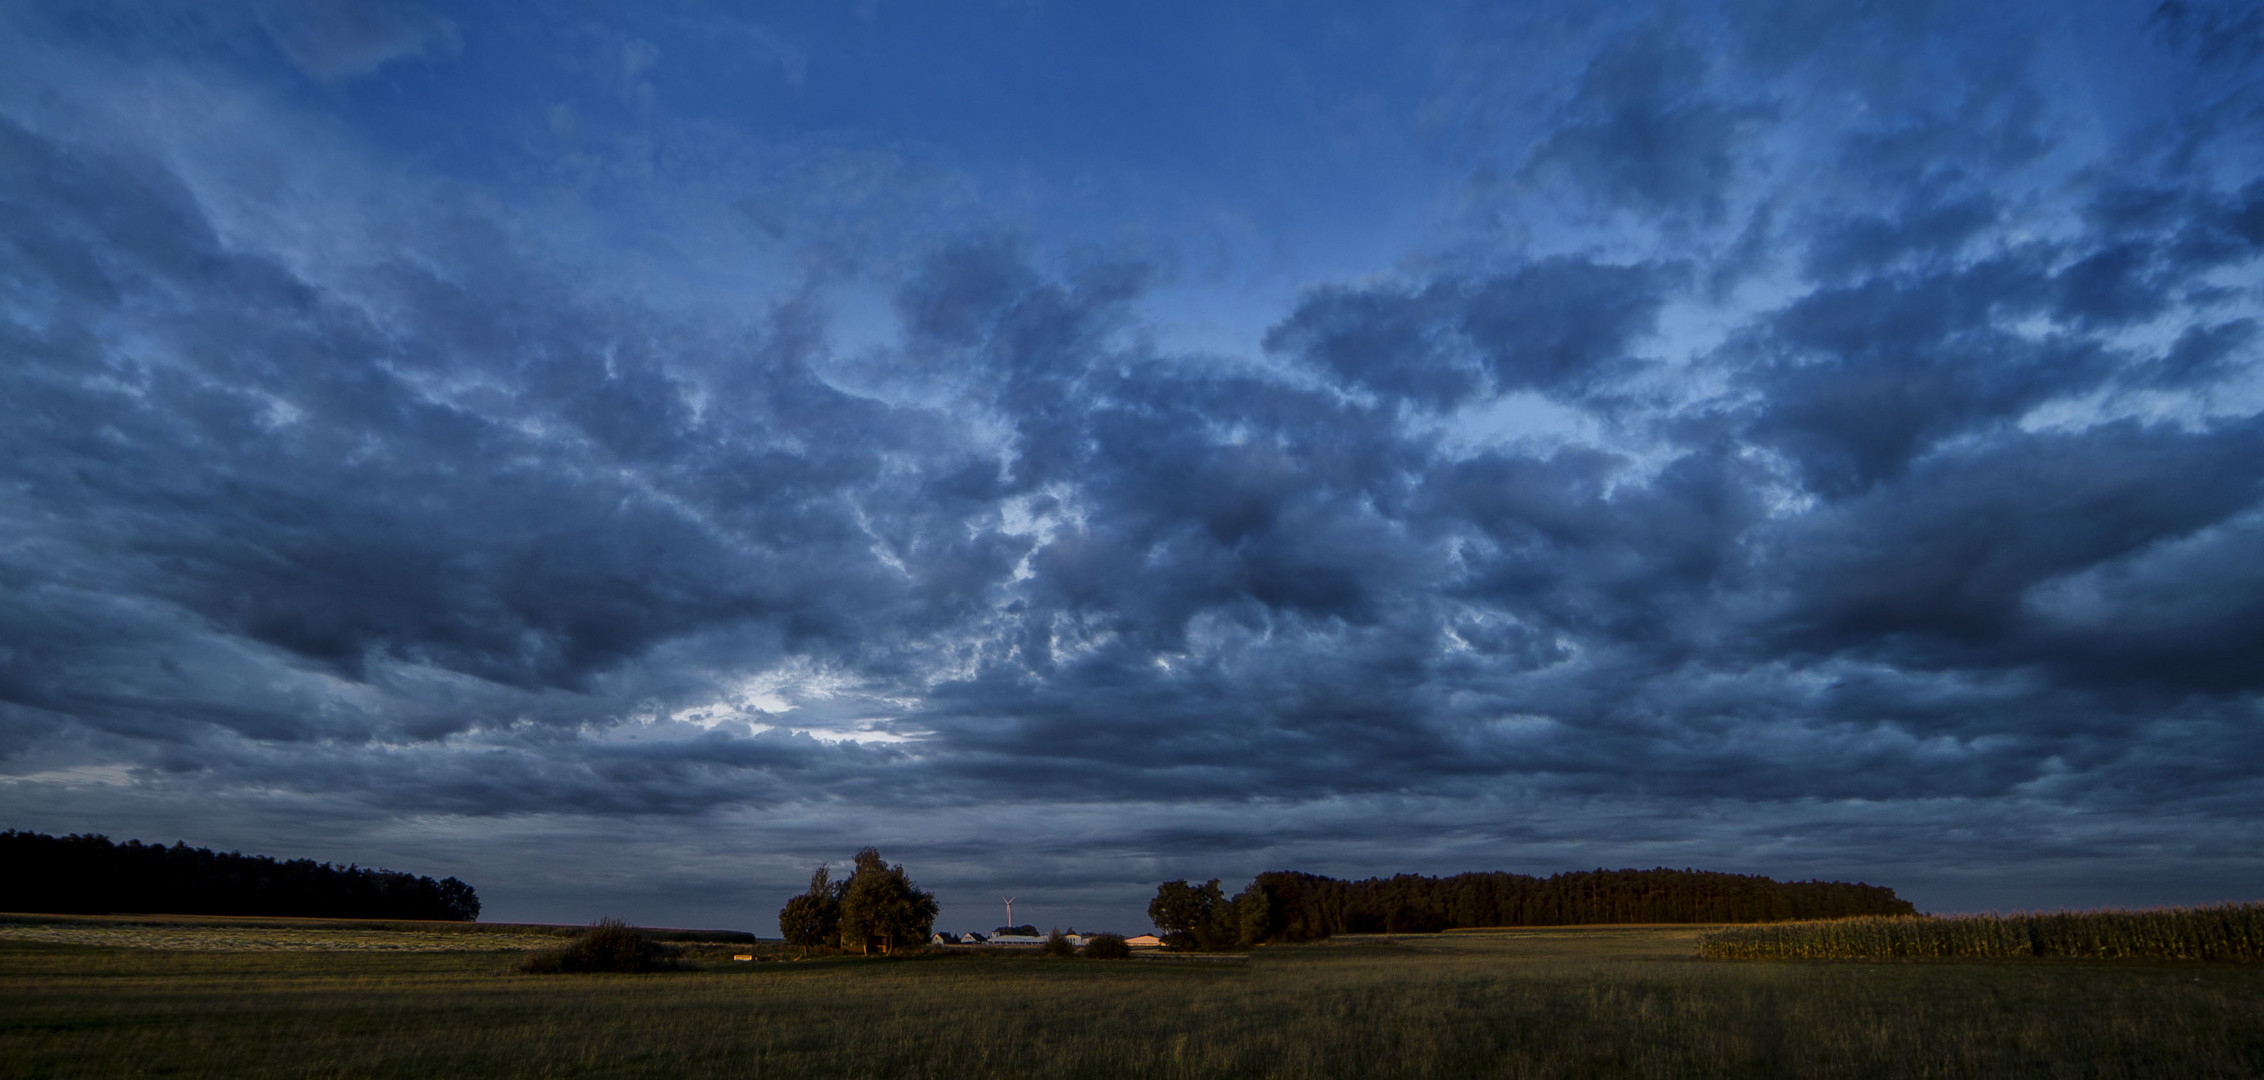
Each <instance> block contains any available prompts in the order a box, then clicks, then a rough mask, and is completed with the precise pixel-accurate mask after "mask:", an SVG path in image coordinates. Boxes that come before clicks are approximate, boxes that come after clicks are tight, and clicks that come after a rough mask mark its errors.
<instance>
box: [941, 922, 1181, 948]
mask: <svg viewBox="0 0 2264 1080" xmlns="http://www.w3.org/2000/svg"><path fill="white" fill-rule="evenodd" d="M1062 936H1063V937H1065V938H1067V939H1069V943H1070V944H1071V945H1074V946H1076V947H1078V948H1080V949H1082V948H1084V947H1085V937H1086V935H1084V934H1080V933H1078V932H1076V931H1075V930H1071V931H1069V932H1068V933H1066V934H1063V935H1062ZM928 943H929V944H931V945H1031V946H1037V945H1044V944H1045V943H1046V935H1044V934H1040V933H1038V930H1037V927H1034V926H1001V927H999V928H997V929H996V930H993V931H991V932H990V933H988V934H984V933H979V932H976V931H973V930H970V931H968V932H966V933H964V934H954V933H950V932H948V931H944V930H938V931H936V932H935V934H934V935H933V936H931V937H930V938H929V939H928ZM1124 943H1125V944H1126V945H1129V946H1131V947H1133V948H1135V949H1160V948H1162V947H1163V939H1162V938H1159V937H1157V936H1155V935H1154V934H1141V935H1140V936H1138V937H1128V938H1125V939H1124Z"/></svg>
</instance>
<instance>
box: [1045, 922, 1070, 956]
mask: <svg viewBox="0 0 2264 1080" xmlns="http://www.w3.org/2000/svg"><path fill="white" fill-rule="evenodd" d="M1039 951H1041V952H1043V953H1045V954H1046V955H1047V956H1075V955H1077V945H1076V943H1075V942H1072V941H1070V940H1069V935H1067V934H1064V933H1062V932H1061V928H1060V927H1058V926H1057V927H1054V928H1053V933H1051V934H1047V935H1046V943H1045V944H1044V945H1042V946H1040V947H1039Z"/></svg>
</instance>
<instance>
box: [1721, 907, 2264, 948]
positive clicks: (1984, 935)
mask: <svg viewBox="0 0 2264 1080" xmlns="http://www.w3.org/2000/svg"><path fill="white" fill-rule="evenodd" d="M1698 955H1699V956H1701V957H1704V958H1705V959H1708V960H1794V959H1805V960H1872V959H1890V958H1903V957H1955V958H1965V959H1998V958H2009V957H2018V956H2075V957H2089V958H2095V959H2122V958H2135V959H2167V960H2264V904H2218V905H2215V906H2211V907H2189V908H2155V909H2151V910H2146V911H2117V910H2102V911H2056V912H2049V913H2041V914H2035V913H2024V914H2013V915H1995V914H1991V915H1952V916H1946V917H1937V916H1931V915H1893V916H1861V917H1857V918H1852V919H1827V920H1819V921H1815V922H1788V923H1769V924H1765V925H1760V926H1741V927H1737V928H1734V929H1728V930H1716V931H1714V932H1712V933H1709V934H1706V935H1705V936H1703V937H1701V938H1699V940H1698Z"/></svg>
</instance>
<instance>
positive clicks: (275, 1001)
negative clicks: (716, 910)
mask: <svg viewBox="0 0 2264 1080" xmlns="http://www.w3.org/2000/svg"><path fill="white" fill-rule="evenodd" d="M1698 933H1699V931H1697V930H1696V929H1690V928H1661V929H1639V930H1638V929H1580V930H1524V931H1505V932H1457V933H1451V934H1444V935H1435V936H1427V937H1406V938H1355V939H1339V940H1337V941H1334V942H1329V943H1326V944H1321V945H1310V946H1297V947H1283V948H1270V949H1263V950H1260V951H1259V952H1258V953H1256V954H1255V955H1252V956H1250V957H1248V958H1231V959H1225V960H1219V959H1207V958H1188V957H1170V956H1147V957H1141V958H1136V959H1134V960H1130V961H1121V962H1098V961H1064V960H1047V959H1043V958H1039V957H1035V956H1027V955H1003V954H996V953H993V954H973V953H947V954H942V955H929V956H923V957H913V958H902V959H894V960H885V961H881V960H873V961H867V960H859V959H853V958H835V959H823V960H811V961H806V962H800V963H757V964H744V963H740V964H735V963H732V962H730V961H729V960H728V959H727V958H726V957H724V956H721V955H719V954H718V953H717V951H716V950H713V949H708V950H700V951H699V952H698V953H697V954H696V955H699V956H700V958H699V959H698V960H697V961H696V962H697V963H698V964H699V965H700V966H699V967H698V969H696V970H692V971H685V972H675V973H665V974H655V975H620V976H610V975H594V976H547V977H546V976H528V975H518V974H513V973H511V970H510V969H511V966H512V964H513V962H514V960H515V956H498V955H495V954H481V953H473V952H428V953H402V952H332V953H320V954H317V953H281V952H267V953H255V952H165V951H154V950H125V949H110V948H95V947H86V946H65V945H48V944H37V943H0V1062H6V1063H7V1064H6V1065H4V1066H0V1072H5V1073H7V1074H9V1075H14V1076H43V1077H44V1076H53V1077H81V1076H84V1077H96V1076H100V1077H112V1076H136V1075H169V1076H231V1077H237V1076H241V1077H261V1076H325V1077H389V1076H428V1075H457V1076H480V1075H487V1076H622V1077H629V1076H669V1077H702V1076H749V1075H753V1076H761V1075H782V1076H812V1077H830V1076H842V1077H849V1076H903V1077H952V1078H970V1077H991V1076H1017V1077H1019V1076H1096V1077H1097V1076H1108V1077H1211V1076H1226V1077H1316V1076H1376V1077H1391V1076H1505V1077H1523V1076H1536V1077H1538V1076H1771V1075H1779V1076H1814V1075H1834V1076H1879V1077H1903V1076H1912V1077H1915V1076H2055V1077H2057V1076H2070V1077H2075V1076H2180V1077H2206V1076H2253V1075H2258V1074H2260V1073H2264V968H2259V967H2257V966H2256V965H2246V964H2240V965H2233V964H2205V963H2174V962H2173V963H2147V962H2120V963H2103V962H2087V961H2062V960H2049V959H2046V960H2024V961H2010V962H1955V963H1946V962H1907V963H1812V962H1794V963H1738V964H1712V963H1705V962H1701V961H1698V960H1695V959H1693V957H1694V956H1695V952H1696V941H1697V937H1698Z"/></svg>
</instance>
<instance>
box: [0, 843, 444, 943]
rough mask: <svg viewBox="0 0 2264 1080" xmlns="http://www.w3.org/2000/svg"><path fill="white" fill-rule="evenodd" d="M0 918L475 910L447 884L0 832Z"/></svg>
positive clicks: (180, 849) (400, 914)
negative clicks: (19, 914)
mask: <svg viewBox="0 0 2264 1080" xmlns="http://www.w3.org/2000/svg"><path fill="white" fill-rule="evenodd" d="M0 911H37V912H45V913H50V914H67V915H99V914H127V913H135V914H149V913H159V912H162V913H165V914H171V915H289V916H303V917H310V918H330V919H444V920H452V921H458V922H470V921H472V920H475V919H477V918H479V914H480V901H479V896H478V894H477V893H475V892H474V891H473V890H472V887H471V886H470V885H467V884H465V883H463V882H461V881H458V880H457V879H455V878H452V877H451V878H445V879H442V880H440V881H434V880H433V879H431V878H429V877H418V876H416V875H414V874H404V873H400V872H398V871H393V870H371V869H366V868H363V867H359V866H334V865H332V864H329V863H319V862H316V861H314V860H312V859H290V860H278V859H272V858H269V857H267V856H264V855H244V854H240V853H237V852H228V853H225V854H223V853H220V852H215V851H211V850H208V849H206V848H193V847H190V846H188V845H187V844H185V843H176V844H174V845H173V846H172V847H166V846H164V845H162V844H144V843H142V842H141V841H139V840H128V841H126V842H125V843H123V844H114V843H111V842H110V839H109V838H108V837H105V836H61V837H57V836H47V835H44V834H41V833H35V832H17V831H15V830H12V829H11V830H9V831H7V832H0Z"/></svg>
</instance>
